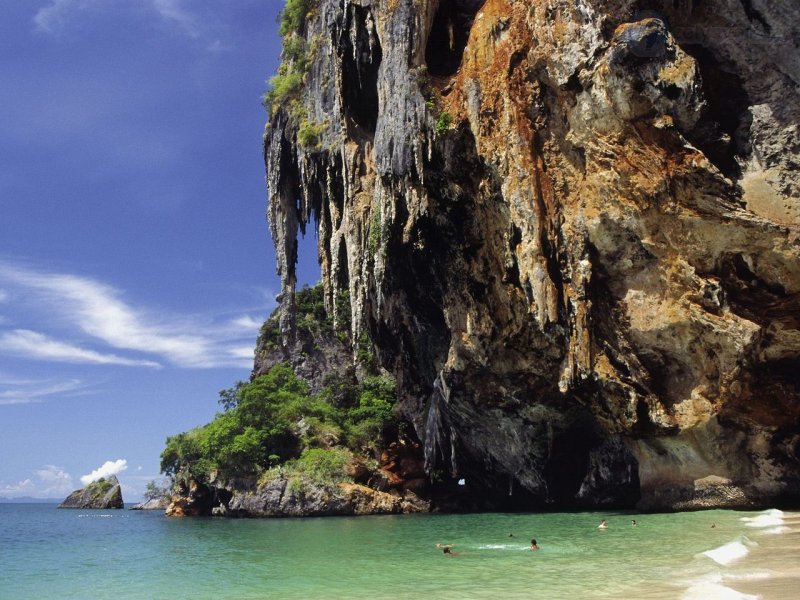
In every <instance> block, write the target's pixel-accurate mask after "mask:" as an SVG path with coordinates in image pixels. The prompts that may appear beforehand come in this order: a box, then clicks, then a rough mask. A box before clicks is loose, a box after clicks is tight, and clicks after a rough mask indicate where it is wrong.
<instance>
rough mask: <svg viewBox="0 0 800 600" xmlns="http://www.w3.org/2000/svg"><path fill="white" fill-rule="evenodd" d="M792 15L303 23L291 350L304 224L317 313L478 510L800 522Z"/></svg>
mask: <svg viewBox="0 0 800 600" xmlns="http://www.w3.org/2000/svg"><path fill="white" fill-rule="evenodd" d="M798 17H800V14H798V8H797V5H796V3H795V2H791V1H789V0H774V1H772V2H763V1H761V0H747V1H745V0H704V1H703V2H696V1H695V2H692V1H684V0H680V1H675V2H673V1H672V0H669V1H660V0H653V1H643V0H642V1H636V0H612V1H610V2H600V1H599V0H577V1H574V2H573V1H569V2H568V1H566V0H545V1H543V2H535V3H531V2H527V1H522V0H517V1H514V0H486V1H485V2H482V1H472V0H391V1H387V2H375V1H371V0H359V1H357V2H344V1H343V0H320V2H319V3H318V6H317V8H316V9H315V10H314V11H313V12H312V13H310V14H309V16H308V20H307V23H306V25H305V27H304V29H303V30H302V32H301V37H302V38H303V39H305V40H306V43H307V45H308V47H309V48H312V47H313V49H314V52H313V54H310V55H309V64H310V66H309V68H308V73H307V75H306V77H305V82H304V87H303V90H302V93H301V96H300V97H299V98H297V99H296V100H295V102H299V103H300V105H301V106H302V111H298V110H294V111H289V110H288V106H285V107H284V108H282V109H278V110H275V111H273V114H272V116H271V118H270V123H269V127H268V129H267V132H266V135H265V146H264V151H265V159H266V165H267V174H268V185H269V193H270V204H269V219H270V227H271V231H272V235H273V239H274V241H275V245H276V249H277V256H278V272H279V274H280V276H281V278H282V282H283V288H284V289H283V292H282V295H281V305H282V308H283V313H282V317H281V323H280V325H281V329H282V332H283V346H284V347H285V348H289V347H290V346H291V344H292V343H293V341H292V340H293V339H294V338H293V336H294V333H293V332H294V331H295V323H294V318H293V314H294V302H295V296H294V282H295V262H296V257H297V253H296V244H297V242H296V238H297V235H298V232H299V231H300V230H303V231H305V227H306V225H307V224H311V223H313V225H314V226H315V227H316V229H317V235H318V241H319V257H320V262H321V265H322V276H323V283H324V286H325V302H326V305H327V306H328V309H329V311H330V312H331V314H334V313H337V312H338V310H339V309H340V308H341V306H340V305H341V303H342V298H347V302H349V304H350V307H349V308H350V311H349V312H350V313H351V317H352V318H351V323H350V329H351V338H352V339H360V338H361V337H362V336H363V335H364V334H366V335H368V336H369V338H370V339H371V341H372V343H373V344H374V347H375V350H376V352H377V356H378V359H379V362H380V364H381V365H382V366H383V367H384V368H386V369H388V370H389V371H391V372H392V373H393V374H394V375H395V377H396V379H397V382H398V386H399V389H400V390H401V392H402V395H403V398H402V402H401V406H400V410H401V412H402V414H403V415H404V416H405V417H406V418H407V419H408V420H409V422H410V423H412V424H413V428H414V430H415V431H416V434H417V435H418V436H419V438H420V439H421V440H422V442H423V448H424V458H425V462H426V470H427V474H428V476H429V477H431V478H432V479H434V480H436V481H438V482H441V483H442V484H443V485H449V484H452V483H453V482H455V481H457V480H458V479H464V484H465V485H464V486H462V488H463V489H465V490H467V491H468V494H467V495H466V496H464V497H468V498H469V499H470V500H469V501H470V502H472V503H474V504H475V505H477V506H479V507H496V508H503V507H506V508H517V507H519V508H528V509H529V508H535V507H538V506H558V507H565V506H615V505H616V506H634V505H636V504H637V503H638V504H639V505H640V506H642V507H648V508H670V507H672V508H680V507H686V506H695V505H699V504H703V505H708V506H712V505H720V504H725V505H731V503H732V504H736V505H763V504H773V503H796V502H798V501H800V425H798V423H800V378H798V375H797V373H798V372H800V371H798V369H800V200H798V199H800V131H799V130H798V125H797V124H798V123H800V92H799V91H798V90H800V51H799V50H798V45H797V40H798V39H800V31H798V23H800V19H798ZM298 114H302V115H304V116H303V118H304V119H305V120H306V122H307V123H314V124H316V125H317V126H318V128H319V130H320V134H319V143H316V144H305V145H304V144H300V143H298V138H297V135H298V130H299V129H300V127H301V126H302V125H303V123H300V122H298V117H297V115H298ZM342 292H347V293H346V295H345V294H343V293H342ZM709 477H712V479H711V480H709V479H707V478H709ZM716 478H720V479H719V480H725V481H729V482H730V483H729V484H728V483H726V484H724V485H723V484H718V485H717V484H715V485H710V484H709V485H706V484H699V485H698V484H697V481H704V480H705V481H718V480H717V479H716ZM712 489H713V490H717V491H719V492H720V493H716V492H713V493H712V492H711V491H710V490H712ZM453 497H456V496H453ZM723 497H724V498H727V499H731V498H732V499H733V500H730V501H729V500H724V501H723V500H721V498H723ZM715 498H716V499H715ZM434 501H435V499H434ZM687 503H688V504H687Z"/></svg>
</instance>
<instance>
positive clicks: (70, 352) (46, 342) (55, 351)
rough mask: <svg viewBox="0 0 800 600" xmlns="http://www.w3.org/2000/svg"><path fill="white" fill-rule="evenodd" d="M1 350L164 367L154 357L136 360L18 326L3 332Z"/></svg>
mask: <svg viewBox="0 0 800 600" xmlns="http://www.w3.org/2000/svg"><path fill="white" fill-rule="evenodd" d="M0 351H3V352H7V353H10V354H15V355H17V356H25V357H27V358H36V359H42V360H52V361H57V362H71V363H92V364H100V365H125V366H129V367H155V368H159V367H161V365H159V364H158V363H157V362H153V361H152V360H134V359H129V358H123V357H121V356H117V355H115V354H101V353H99V352H95V351H94V350H87V349H85V348H79V347H78V346H74V345H72V344H68V343H65V342H59V341H57V340H53V339H50V338H48V337H47V336H46V335H44V334H41V333H37V332H35V331H30V330H28V329H15V330H14V331H7V332H5V333H0Z"/></svg>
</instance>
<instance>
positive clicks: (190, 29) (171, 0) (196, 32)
mask: <svg viewBox="0 0 800 600" xmlns="http://www.w3.org/2000/svg"><path fill="white" fill-rule="evenodd" d="M151 2H152V4H153V8H154V9H155V10H156V12H158V14H159V15H160V16H161V18H162V19H164V20H165V21H168V22H172V23H175V24H176V25H178V26H179V27H180V28H181V29H183V31H184V32H185V33H186V34H187V35H189V36H190V37H193V38H196V37H199V36H200V31H201V29H200V23H199V22H198V19H197V17H196V16H195V15H194V14H192V13H190V12H189V11H188V10H186V8H184V7H183V2H182V1H181V0H151Z"/></svg>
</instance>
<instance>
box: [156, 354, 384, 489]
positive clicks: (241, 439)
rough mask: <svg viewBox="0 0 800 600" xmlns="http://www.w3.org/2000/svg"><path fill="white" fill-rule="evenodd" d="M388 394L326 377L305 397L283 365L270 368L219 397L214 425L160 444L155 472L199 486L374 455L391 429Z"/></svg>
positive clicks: (373, 382) (372, 381)
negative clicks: (335, 454)
mask: <svg viewBox="0 0 800 600" xmlns="http://www.w3.org/2000/svg"><path fill="white" fill-rule="evenodd" d="M394 393H395V389H394V383H393V382H392V381H391V380H390V379H389V378H388V377H385V376H373V377H366V378H365V379H364V380H363V381H362V382H360V383H353V384H348V383H345V382H343V381H342V380H341V379H339V378H336V377H332V378H331V379H330V384H329V385H328V386H327V387H325V389H323V390H322V391H321V392H320V393H319V394H310V393H309V391H308V386H307V385H306V383H305V382H303V381H302V380H300V379H298V378H297V376H296V375H295V374H294V372H293V371H292V369H291V368H290V367H289V366H288V365H286V364H280V365H276V366H275V367H273V368H272V369H270V371H269V372H268V373H267V374H265V375H262V376H261V377H257V378H255V379H254V380H253V381H251V382H250V383H245V384H238V385H237V386H236V387H234V388H232V389H231V390H225V391H223V392H222V393H221V394H220V403H221V404H222V405H223V407H224V408H225V410H224V411H223V412H221V413H218V414H217V416H216V417H215V418H214V420H213V421H211V422H210V423H208V424H207V425H203V426H202V427H198V428H196V429H193V430H191V431H188V432H185V433H180V434H177V435H174V436H170V437H169V438H167V442H166V448H165V449H164V451H163V452H162V454H161V470H162V471H163V472H164V473H165V474H167V475H171V476H174V475H178V474H186V475H189V476H191V477H193V478H195V479H198V480H201V481H203V480H207V479H208V477H209V475H210V473H211V471H214V470H218V471H220V472H222V473H224V474H226V475H252V474H257V473H260V472H262V471H264V470H265V469H269V468H271V467H275V466H278V465H282V464H284V463H286V462H287V461H291V460H294V461H295V463H293V466H295V467H302V466H303V465H306V466H308V464H307V463H309V462H319V461H321V460H324V458H323V455H322V454H320V453H319V452H315V450H317V449H322V450H326V449H331V448H348V449H350V450H353V451H356V452H359V453H374V452H375V451H376V450H377V449H378V447H379V445H380V442H381V439H382V437H383V435H384V434H385V433H386V432H387V430H389V429H391V427H392V426H393V425H394V416H393V413H392V407H393V405H394ZM309 452H310V454H309ZM297 460H299V461H301V462H299V463H298V462H297ZM303 461H305V462H303ZM312 470H313V469H312Z"/></svg>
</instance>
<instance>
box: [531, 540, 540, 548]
mask: <svg viewBox="0 0 800 600" xmlns="http://www.w3.org/2000/svg"><path fill="white" fill-rule="evenodd" d="M531 550H539V544H537V543H536V539H535V538H534V539H532V540H531Z"/></svg>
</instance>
